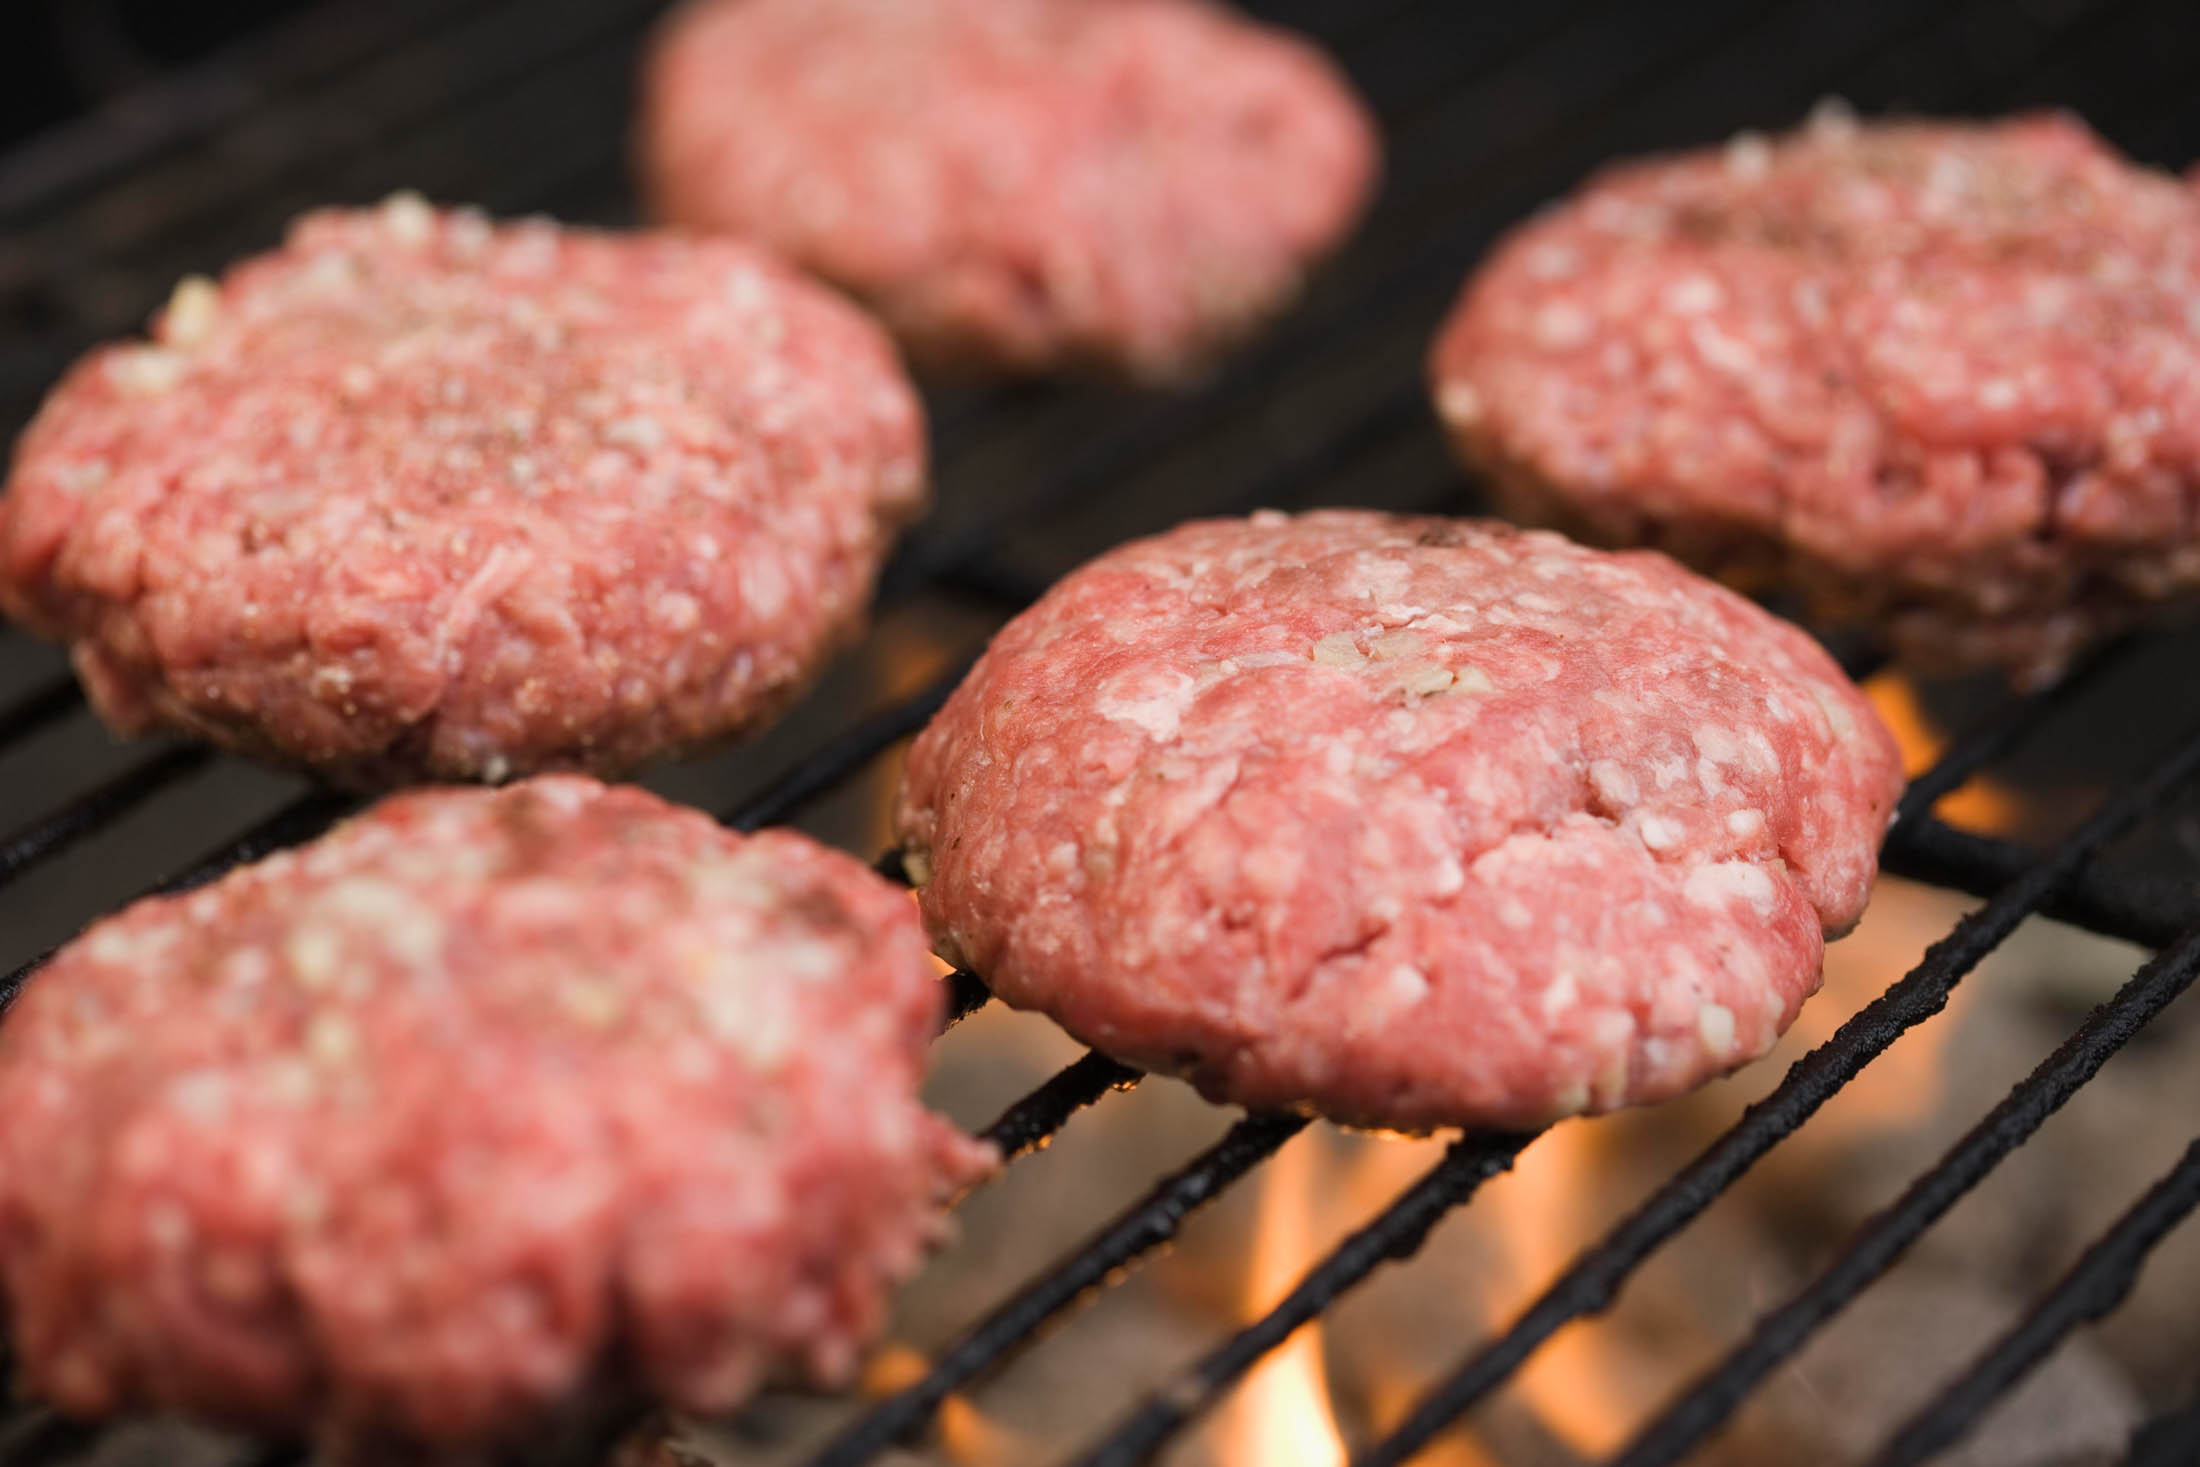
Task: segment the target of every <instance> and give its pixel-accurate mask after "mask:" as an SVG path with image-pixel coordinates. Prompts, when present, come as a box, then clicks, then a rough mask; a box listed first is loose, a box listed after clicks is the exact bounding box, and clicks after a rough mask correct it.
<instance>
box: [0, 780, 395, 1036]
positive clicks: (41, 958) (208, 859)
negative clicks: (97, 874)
mask: <svg viewBox="0 0 2200 1467" xmlns="http://www.w3.org/2000/svg"><path fill="white" fill-rule="evenodd" d="M359 804H360V801H359V800H358V798H357V797H355V796H352V795H340V794H336V793H334V792H332V791H327V790H314V791H312V792H310V793H308V794H304V795H300V796H299V797H298V798H297V799H295V800H292V801H291V802H290V803H289V804H287V805H285V806H283V807H282V808H281V809H280V810H277V811H276V812H275V813H274V814H273V815H270V816H268V817H267V818H266V819H265V820H262V821H260V822H259V823H258V824H257V825H254V826H253V827H252V828H251V829H249V830H247V831H245V832H244V833H242V834H241V835H236V836H232V837H231V838H230V839H228V840H226V841H224V842H222V843H221V844H220V845H219V846H216V847H215V848H214V849H213V850H211V851H209V852H207V853H206V854H205V855H203V856H201V857H200V858H199V859H198V860H196V861H194V862H192V863H191V864H190V865H188V866H186V867H184V868H183V869H182V870H180V871H177V872H176V873H175V874H173V875H171V876H169V877H167V878H165V879H163V880H161V881H159V882H156V883H155V884H154V885H152V886H150V887H148V888H147V889H146V890H144V891H142V892H139V893H138V894H137V896H136V897H134V898H132V900H139V899H142V898H144V897H149V896H162V895H166V894H169V893H173V892H179V891H189V890H191V888H193V887H195V886H204V885H205V884H206V883H207V882H209V881H212V880H213V879H214V878H215V877H217V876H220V875H221V874H222V873H223V872H225V871H229V870H233V869H234V868H236V867H238V866H242V865H243V864H245V863H246V862H247V861H257V860H259V859H260V858H261V857H262V856H266V855H272V854H273V853H274V852H276V851H279V850H282V849H283V848H285V847H286V846H294V845H297V844H299V843H300V842H302V841H308V840H311V839H313V837H315V836H317V835H319V834H320V833H321V832H322V831H324V830H327V829H328V828H329V827H330V826H331V825H334V824H335V823H336V822H337V821H338V820H341V819H342V818H343V817H344V816H346V815H348V814H350V813H351V812H352V811H354V810H356V809H358V808H359ZM52 956H53V953H52V952H50V951H49V952H44V953H40V954H39V955H38V956H37V957H34V958H31V959H30V960H29V961H27V962H24V963H21V964H19V965H17V966H16V967H15V968H14V969H12V970H11V971H10V972H9V973H8V974H7V975H6V976H5V977H0V1013H5V1012H6V1011H7V1009H8V1006H9V1005H10V1004H13V1003H14V1002H15V996H16V995H17V994H18V993H20V992H22V990H23V984H24V983H25V982H26V981H27V980H28V979H29V978H30V976H31V975H32V974H33V973H36V972H37V971H38V969H39V967H40V965H42V964H43V963H44V962H45V961H46V959H48V958H50V957H52Z"/></svg>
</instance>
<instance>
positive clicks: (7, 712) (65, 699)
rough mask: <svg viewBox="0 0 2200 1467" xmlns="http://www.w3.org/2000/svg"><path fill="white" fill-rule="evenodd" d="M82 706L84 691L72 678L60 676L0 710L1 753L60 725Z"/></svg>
mask: <svg viewBox="0 0 2200 1467" xmlns="http://www.w3.org/2000/svg"><path fill="white" fill-rule="evenodd" d="M83 705H84V691H83V689H81V688H79V687H78V686H77V683H76V679H75V678H73V677H59V678H55V679H54V680H53V681H52V682H50V683H46V684H44V685H42V686H40V687H38V688H35V689H33V690H32V691H31V692H29V693H27V694H25V695H24V696H23V697H22V698H21V699H19V700H17V701H16V702H14V703H11V704H9V705H8V706H7V707H6V708H4V709H0V750H5V749H6V748H7V747H8V746H9V745H10V744H13V743H14V742H15V741H16V740H18V739H27V738H29V737H30V736H31V735H32V734H34V733H37V732H38V731H39V730H40V729H42V728H44V727H46V726H47V725H48V724H52V723H59V722H60V721H61V720H62V719H64V718H66V717H68V716H69V715H70V714H72V713H74V712H76V710H77V709H79V708H81V707H82V706H83Z"/></svg>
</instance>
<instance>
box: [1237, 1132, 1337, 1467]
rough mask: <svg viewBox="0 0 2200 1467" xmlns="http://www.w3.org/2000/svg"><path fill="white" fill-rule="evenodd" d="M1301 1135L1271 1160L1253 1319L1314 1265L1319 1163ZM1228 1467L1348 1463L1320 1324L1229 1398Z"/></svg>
mask: <svg viewBox="0 0 2200 1467" xmlns="http://www.w3.org/2000/svg"><path fill="white" fill-rule="evenodd" d="M1313 1139H1315V1138H1314V1137H1305V1138H1302V1139H1301V1140H1300V1142H1299V1144H1298V1145H1296V1146H1287V1147H1285V1148H1284V1149H1283V1151H1282V1153H1281V1154H1280V1155H1278V1156H1277V1157H1276V1159H1275V1160H1274V1161H1272V1162H1270V1163H1269V1164H1268V1168H1267V1176H1266V1178H1265V1180H1264V1181H1263V1183H1262V1189H1261V1199H1260V1216H1259V1221H1258V1225H1257V1229H1256V1231H1255V1233H1254V1235H1253V1236H1254V1241H1253V1256H1252V1260H1251V1264H1250V1267H1249V1268H1248V1270H1247V1275H1246V1285H1245V1296H1244V1307H1245V1312H1246V1318H1248V1319H1257V1318H1259V1317H1260V1316H1261V1315H1263V1314H1266V1313H1267V1312H1268V1311H1269V1310H1270V1309H1271V1308H1273V1307H1274V1306H1275V1305H1276V1303H1277V1302H1278V1301H1279V1300H1281V1299H1282V1298H1283V1296H1284V1295H1285V1294H1286V1293H1288V1292H1289V1291H1290V1289H1291V1286H1292V1285H1293V1284H1295V1283H1296V1282H1298V1279H1299V1276H1300V1275H1301V1274H1302V1273H1303V1272H1304V1271H1305V1270H1306V1268H1307V1266H1308V1265H1309V1264H1311V1263H1312V1262H1313V1259H1314V1252H1315V1241H1314V1236H1313V1226H1312V1224H1313V1218H1314V1206H1315V1198H1316V1197H1317V1195H1318V1193H1317V1191H1316V1187H1315V1182H1316V1177H1315V1168H1316V1165H1317V1163H1318V1162H1319V1160H1320V1156H1319V1153H1318V1152H1316V1151H1315V1150H1314V1149H1313V1148H1312V1147H1310V1146H1309V1145H1308V1144H1307V1143H1308V1142H1309V1141H1311V1140H1313ZM1218 1440H1219V1441H1220V1443H1221V1449H1220V1451H1219V1452H1218V1454H1217V1457H1218V1460H1219V1461H1221V1462H1222V1463H1224V1464H1225V1467H1344V1461H1345V1447H1344V1438H1343V1436H1342V1435H1340V1434H1339V1432H1338V1430H1337V1418H1336V1415H1335V1413H1334V1412H1333V1411H1332V1410H1331V1408H1330V1401H1329V1380H1328V1375H1327V1373H1326V1371H1325V1369H1324V1367H1323V1363H1322V1335H1321V1325H1320V1324H1319V1323H1318V1322H1317V1323H1310V1324H1308V1325H1306V1326H1305V1327H1304V1328H1302V1329H1300V1330H1299V1331H1298V1333H1296V1334H1294V1335H1292V1336H1291V1338H1290V1339H1288V1340H1286V1341H1285V1342H1284V1343H1283V1345H1282V1347H1281V1348H1280V1349H1277V1350H1275V1351H1273V1352H1271V1353H1270V1354H1269V1355H1268V1357H1267V1358H1266V1359H1264V1360H1262V1361H1261V1363H1260V1364H1259V1365H1257V1366H1255V1367H1254V1368H1253V1371H1252V1373H1251V1374H1249V1375H1248V1376H1246V1378H1245V1382H1244V1384H1243V1385H1242V1386H1240V1387H1239V1388H1238V1390H1237V1392H1236V1394H1235V1395H1233V1396H1232V1397H1231V1398H1230V1404H1229V1407H1228V1410H1227V1415H1226V1417H1225V1419H1224V1421H1223V1423H1222V1426H1221V1431H1220V1434H1219V1436H1218Z"/></svg>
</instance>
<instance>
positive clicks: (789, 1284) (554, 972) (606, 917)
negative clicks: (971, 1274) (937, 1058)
mask: <svg viewBox="0 0 2200 1467" xmlns="http://www.w3.org/2000/svg"><path fill="white" fill-rule="evenodd" d="M934 972H935V969H934V968H933V966H932V964H931V960H930V959H929V957H928V956H927V954H926V952H925V943H924V936H923V932H922V930H921V928H920V926H919V924H918V921H917V918H916V914H915V912H914V910H913V908H912V905H911V903H910V901H909V899H908V897H907V896H906V895H905V894H904V893H902V892H901V891H899V890H897V889H896V888H894V887H892V886H890V885H888V884H887V883H886V882H885V881H883V880H882V879H880V878H879V877H877V876H876V875H874V874H873V873H871V872H870V871H868V870H867V869H865V868H864V867H863V866H862V865H861V864H859V863H858V862H856V861H853V860H851V859H850V858H848V857H846V856H842V855H839V854H837V853H835V852H832V851H829V850H827V849H825V848H823V847H821V846H819V845H817V844H815V843H813V842H811V841H809V840H808V839H806V838H804V837H802V836H799V835H795V834H792V833H789V832H782V831H773V832H766V833H764V834H761V835H757V836H754V837H749V838H744V837H741V836H737V835H734V834H732V833H730V832H728V831H726V830H724V829H722V828H720V827H719V826H717V825H716V824H714V823H713V822H711V821H710V820H708V819H707V818H705V817H704V816H702V815H700V814H697V813H694V812H692V811H683V810H678V809H675V808H674V807H672V806H669V805H666V804H665V803H663V802H662V801H660V800H658V799H657V798H656V797H654V796H652V795H649V794H647V793H645V792H643V791H640V790H636V789H631V788H625V789H620V788H610V789H607V788H605V787H604V786H602V785H599V784H597V783H595V782H594V781H592V780H589V779H585V778H581V777H579V776H545V777H542V778H538V779H535V780H531V781H527V782H524V783H521V784H517V785H514V786H511V787H509V788H506V789H503V790H497V791H488V790H442V791H435V792H426V793H419V794H412V795H403V796H398V797H396V798H394V799H392V800H389V801H387V802H385V803H383V804H382V805H380V806H378V807H376V808H375V809H374V810H373V811H372V812H371V813H369V814H367V815H366V816H364V817H362V818H360V819H357V820H354V821H352V822H350V823H349V824H347V825H345V826H343V827H341V828H339V829H338V830H337V831H335V832H334V833H332V834H330V835H329V836H327V837H325V838H323V839H322V840H320V841H317V842H315V843H314V844H312V845H310V846H307V847H304V848H302V849H299V850H296V851H292V852H288V853H285V854H282V855H277V856H274V857H272V858H270V859H268V860H266V861H262V862H260V863H259V864H257V865H254V866H251V867H247V868H245V869H242V870H240V871H238V872H236V873H234V874H232V875H230V876H228V877H225V878H224V879H222V880H221V881H219V882H217V883H215V884H214V885H212V886H209V887H206V888H204V889H202V890H200V891H197V892H195V893H192V894H190V895H186V896H178V897H167V898H160V899H156V900H151V901H145V902H141V903H139V904H137V905H135V906H133V907H131V908H129V909H128V910H127V911H125V912H123V913H122V914H120V915H119V916H116V917H113V918H110V919H108V920H105V921H102V922H100V923H98V924H97V925H95V926H94V927H93V928H92V929H91V930H89V931H88V932H86V933H85V934H84V935H83V936H82V937H81V938H79V939H78V940H77V941H75V942H74V943H72V944H71V945H69V946H68V947H67V948H65V949H63V950H62V952H61V953H60V954H59V955H57V956H56V957H55V958H54V959H53V961H52V962H51V963H50V964H49V965H48V966H47V967H46V968H45V969H44V970H43V971H42V972H40V973H39V974H38V975H37V976H36V977H35V978H34V979H33V980H32V982H31V984H30V986H29V987H28V989H27V990H26V991H25V993H24V996H23V997H22V999H21V1000H20V1001H19V1003H18V1004H17V1005H16V1006H15V1008H14V1010H13V1011H11V1012H10V1013H9V1014H8V1015H7V1017H6V1020H5V1022H4V1023H0V1109H4V1111H5V1113H6V1114H7V1115H8V1117H9V1124H8V1126H7V1127H6V1128H5V1130H4V1132H0V1280H4V1282H5V1285H6V1290H7V1299H8V1306H9V1316H8V1317H9V1321H10V1324H11V1327H12V1330H13V1337H14V1344H15V1348H16V1351H17V1357H18V1359H19V1360H20V1362H21V1365H22V1367H23V1370H24V1371H25V1373H26V1375H27V1377H28V1379H29V1380H30V1382H31V1383H32V1384H33V1385H34V1387H35V1388H36V1389H37V1390H38V1392H39V1393H41V1394H42V1395H45V1396H47V1397H48V1398H50V1399H52V1400H53V1401H55V1402H57V1403H58V1404H60V1405H61V1406H63V1407H64V1408H66V1409H68V1410H70V1411H72V1412H82V1413H99V1412H105V1411H110V1410H115V1409H118V1408H124V1407H162V1408H177V1409H184V1410H189V1411H193V1412H197V1413H201V1414H204V1415H208V1416H211V1417H213V1418H216V1419H218V1420H223V1421H230V1422H236V1423H241V1424H245V1425H250V1426H254V1427H258V1428H262V1429H280V1430H311V1431H313V1432H314V1433H316V1434H317V1435H319V1436H320V1437H321V1438H323V1439H324V1440H332V1439H333V1440H334V1441H338V1442H341V1441H347V1440H356V1439H359V1438H372V1439H377V1440H379V1439H383V1438H389V1437H395V1438H397V1439H400V1440H403V1441H406V1442H410V1443H413V1444H415V1445H418V1444H423V1443H424V1444H427V1445H429V1446H434V1447H451V1446H455V1445H461V1444H470V1443H477V1442H483V1441H488V1440H492V1439H498V1438H503V1437H506V1436H510V1435H512V1434H515V1433H520V1432H524V1431H525V1430H526V1429H527V1428H528V1427H530V1426H531V1425H533V1424H535V1423H537V1422H538V1421H539V1420H541V1419H542V1418H544V1417H546V1416H550V1415H553V1414H555V1413H557V1412H560V1411H563V1410H566V1409H568V1408H570V1407H571V1405H572V1404H573V1402H574V1400H575V1399H576V1398H577V1397H579V1396H582V1395H584V1394H585V1393H587V1392H589V1391H591V1390H594V1389H599V1388H604V1387H607V1386H609V1385H613V1384H615V1385H617V1386H619V1387H623V1388H626V1389H632V1390H638V1391H639V1392H640V1393H641V1394H642V1395H644V1396H646V1397H648V1398H654V1399H655V1400H657V1401H660V1402H663V1403H665V1404H669V1405H672V1406H675V1407H680V1408H685V1409H689V1410H695V1411H723V1410H725V1409H727V1408H729V1407H731V1406H733V1405H735V1404H737V1403H738V1402H739V1401H741V1400H742V1399H743V1398H744V1397H745V1396H746V1395H747V1394H748V1393H749V1392H750V1391H751V1390H753V1389H754V1388H755V1387H756V1386H757V1385H758V1383H759V1382H761V1381H763V1380H765V1379H767V1378H789V1379H795V1380H803V1381H819V1382H831V1381H839V1380H842V1379H844V1378H845V1377H846V1375H847V1374H848V1372H849V1369H850V1367H851V1364H852V1362H853V1361H854V1359H855V1356H856V1352H857V1350H858V1349H859V1348H860V1346H861V1345H862V1344H863V1342H864V1341H865V1340H866V1339H867V1338H869V1336H870V1335H871V1334H872V1333H873V1332H874V1331H875V1330H876V1329H877V1328H878V1327H879V1325H880V1323H881V1319H882V1316H883V1312H884V1308H885V1295H886V1291H887V1289H888V1287H889V1286H890V1285H891V1283H892V1282H893V1281H895V1280H896V1279H898V1278H900V1277H901V1276H903V1275H905V1274H907V1273H908V1272H910V1271H911V1270H912V1269H913V1268H914V1267H915V1265H916V1262H917V1260H918V1258H919V1256H920V1254H921V1253H922V1251H923V1249H924V1247H925V1245H926V1244H927V1243H928V1242H929V1241H930V1240H932V1239H933V1237H934V1236H935V1234H936V1233H937V1231H938V1229H939V1227H940V1226H941V1222H940V1217H939V1214H938V1211H937V1207H938V1204H939V1203H940V1202H941V1201H942V1200H943V1199H944V1196H945V1194H946V1193H947V1192H948V1191H949V1190H950V1189H952V1188H953V1187H954V1186H956V1185H957V1184H959V1183H961V1182H963V1181H967V1180H969V1179H970V1178H971V1177H973V1176H974V1175H975V1174H976V1173H978V1172H979V1171H981V1170H983V1169H984V1168H985V1167H986V1166H987V1165H988V1164H989V1162H990V1159H991V1151H990V1149H989V1148H984V1147H981V1146H979V1145H978V1144H977V1143H975V1142H972V1141H970V1140H968V1139H967V1138H965V1137H963V1136H962V1135H961V1134H960V1133H958V1132H956V1131H954V1130H953V1129H952V1128H950V1127H949V1126H948V1125H947V1124H946V1123H945V1122H944V1121H942V1120H939V1119H938V1118H936V1117H934V1116H933V1115H931V1114H930V1113H929V1112H927V1111H925V1110H924V1109H923V1108H922V1107H921V1106H920V1105H919V1104H918V1103H917V1101H916V1098H915V1092H916V1086H917V1083H918V1080H919V1077H920V1069H921V1063H922V1057H923V1055H924V1052H925V1049H926V1046H927V1043H928V1042H929V1040H930V1039H931V1037H932V1035H933V1032H934V1027H935V1025H936V1024H937V1022H938V1020H939V1018H940V1011H941V994H940V986H939V984H938V982H937V981H936V980H935V978H934Z"/></svg>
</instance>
